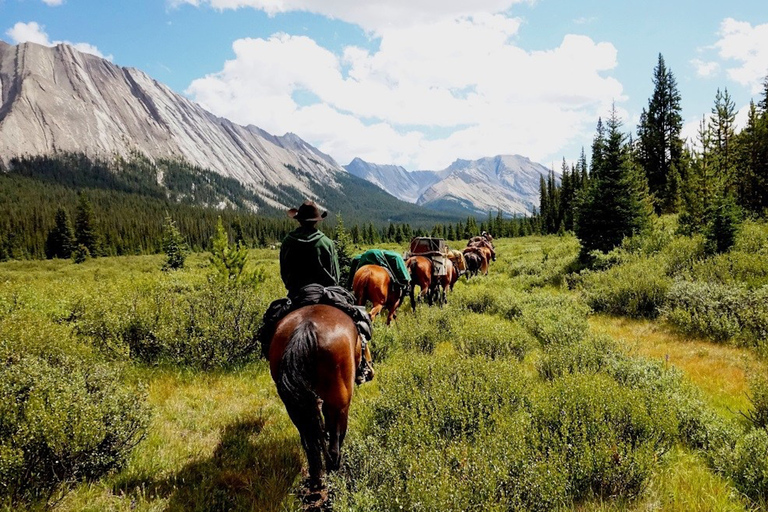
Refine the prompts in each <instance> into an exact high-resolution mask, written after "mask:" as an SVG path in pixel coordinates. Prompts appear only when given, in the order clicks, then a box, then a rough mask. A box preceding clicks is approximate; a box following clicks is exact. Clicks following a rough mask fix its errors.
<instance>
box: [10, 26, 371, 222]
mask: <svg viewBox="0 0 768 512" xmlns="http://www.w3.org/2000/svg"><path fill="white" fill-rule="evenodd" d="M0 91H2V93H1V96H0V100H1V102H0V164H2V165H3V166H6V167H7V165H8V162H9V160H10V159H11V158H13V157H15V156H20V155H31V156H34V155H46V154H53V153H56V152H83V153H86V154H88V155H91V156H98V157H101V158H105V157H106V158H112V157H114V156H115V155H121V156H123V157H130V156H131V155H135V154H141V155H143V156H146V157H149V158H150V159H160V158H163V159H178V160H182V161H185V162H188V163H190V164H193V165H195V166H198V167H200V168H203V169H210V170H212V171H214V172H216V173H218V174H221V175H223V176H226V177H230V178H235V179H237V180H238V181H239V182H241V183H242V184H244V185H246V186H247V187H250V188H252V189H253V190H254V191H255V192H256V193H257V194H258V195H259V196H260V197H261V198H262V199H263V202H264V203H265V204H268V205H270V206H273V207H275V208H284V207H287V206H294V204H293V202H295V200H296V198H301V197H307V196H309V197H314V198H317V199H319V200H320V202H321V203H322V202H323V201H322V199H321V197H323V196H321V195H320V192H321V190H320V188H319V186H318V184H321V188H322V192H323V193H324V194H325V193H327V192H328V190H329V189H330V190H331V191H342V188H343V183H349V175H348V174H347V173H346V172H345V171H344V169H343V168H342V167H340V166H339V165H338V164H337V163H336V162H335V161H334V160H333V158H331V157H330V156H328V155H326V154H324V153H322V152H320V151H319V150H318V149H316V148H314V147H312V146H311V145H309V144H307V143H306V142H305V141H303V140H302V139H300V138H299V137H298V136H296V135H294V134H291V133H289V134H286V135H284V136H281V137H279V136H274V135H271V134H269V133H267V132H265V131H264V130H262V129H260V128H258V127H255V126H240V125H237V124H235V123H232V122H231V121H229V120H227V119H223V118H220V117H217V116H215V115H213V114H211V113H210V112H208V111H206V110H205V109H203V108H202V107H201V106H200V105H197V104H196V103H193V102H191V101H189V100H188V99H187V98H185V97H183V96H181V95H179V94H176V93H175V92H173V91H172V90H171V89H170V88H168V87H167V86H165V85H163V84H161V83H159V82H157V81H156V80H153V79H152V78H151V77H149V76H148V75H146V74H145V73H143V72H141V71H139V70H137V69H133V68H122V67H119V66H116V65H114V64H112V63H111V62H109V61H107V60H104V59H102V58H99V57H96V56H93V55H89V54H84V53H80V52H79V51H77V50H75V49H74V48H72V47H71V46H68V45H65V44H60V45H58V46H56V47H52V48H51V47H46V46H41V45H37V44H34V43H23V44H19V45H17V46H12V45H9V44H7V43H5V42H3V41H0ZM369 193H372V194H377V193H381V191H377V190H372V191H369ZM382 195H383V193H382Z"/></svg>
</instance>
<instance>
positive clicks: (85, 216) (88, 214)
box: [75, 192, 99, 257]
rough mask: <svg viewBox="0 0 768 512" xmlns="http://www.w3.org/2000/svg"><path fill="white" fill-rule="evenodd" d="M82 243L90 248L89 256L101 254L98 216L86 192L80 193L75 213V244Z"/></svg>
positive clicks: (79, 244)
mask: <svg viewBox="0 0 768 512" xmlns="http://www.w3.org/2000/svg"><path fill="white" fill-rule="evenodd" d="M81 245H82V246H83V247H85V248H86V249H88V254H89V256H94V257H95V256H97V255H98V254H99V237H98V234H97V233H96V218H95V216H94V214H93V207H92V206H91V203H90V201H88V198H87V197H86V196H85V193H84V192H80V194H79V197H78V202H77V211H76V214H75V246H81ZM81 252H82V251H81Z"/></svg>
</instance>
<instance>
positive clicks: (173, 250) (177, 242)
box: [163, 213, 189, 270]
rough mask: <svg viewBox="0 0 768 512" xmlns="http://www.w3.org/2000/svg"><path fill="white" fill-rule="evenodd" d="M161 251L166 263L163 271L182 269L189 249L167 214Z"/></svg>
mask: <svg viewBox="0 0 768 512" xmlns="http://www.w3.org/2000/svg"><path fill="white" fill-rule="evenodd" d="M163 250H164V251H165V255H166V261H165V264H164V265H163V270H176V269H180V268H184V262H185V261H186V259H187V253H188V252H189V249H188V248H187V244H186V243H185V242H184V238H183V237H182V236H181V233H180V232H179V229H178V228H177V227H176V222H174V220H173V219H172V218H171V216H170V215H169V214H167V213H166V214H165V233H164V234H163Z"/></svg>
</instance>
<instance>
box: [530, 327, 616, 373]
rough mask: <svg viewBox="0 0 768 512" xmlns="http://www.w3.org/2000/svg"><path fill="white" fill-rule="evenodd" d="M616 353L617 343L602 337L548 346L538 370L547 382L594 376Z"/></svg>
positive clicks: (538, 364) (539, 362)
mask: <svg viewBox="0 0 768 512" xmlns="http://www.w3.org/2000/svg"><path fill="white" fill-rule="evenodd" d="M615 351H616V343H615V342H614V341H613V340H612V339H611V338H608V337H602V336H600V337H594V336H590V337H587V338H585V339H583V340H580V341H578V342H575V343H572V344H567V345H557V344H556V345H548V346H546V347H544V353H543V355H542V357H541V359H540V360H539V361H537V363H536V369H537V370H538V372H539V375H541V377H542V378H544V379H547V380H553V379H556V378H558V377H562V376H564V375H568V374H573V373H591V374H594V373H597V372H599V371H600V370H603V369H604V368H605V367H606V365H607V364H608V363H609V361H610V360H611V359H612V358H613V357H614V355H615Z"/></svg>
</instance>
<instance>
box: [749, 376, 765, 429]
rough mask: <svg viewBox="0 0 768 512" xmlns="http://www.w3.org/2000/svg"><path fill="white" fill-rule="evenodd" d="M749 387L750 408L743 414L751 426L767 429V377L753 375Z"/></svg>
mask: <svg viewBox="0 0 768 512" xmlns="http://www.w3.org/2000/svg"><path fill="white" fill-rule="evenodd" d="M749 388H750V393H749V401H750V402H751V403H752V409H751V410H750V411H747V412H746V413H744V416H745V417H746V418H747V419H748V420H749V421H750V423H752V425H753V426H755V427H758V428H765V429H768V377H766V376H765V375H753V376H752V377H751V378H750V386H749Z"/></svg>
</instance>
